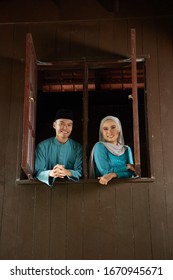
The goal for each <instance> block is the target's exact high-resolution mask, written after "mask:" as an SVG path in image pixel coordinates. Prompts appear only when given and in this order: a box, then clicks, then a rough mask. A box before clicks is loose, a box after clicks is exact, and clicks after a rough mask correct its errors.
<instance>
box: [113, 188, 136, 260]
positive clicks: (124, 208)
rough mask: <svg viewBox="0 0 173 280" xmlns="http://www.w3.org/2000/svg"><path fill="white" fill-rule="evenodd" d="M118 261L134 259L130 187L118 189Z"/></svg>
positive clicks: (116, 209) (116, 211)
mask: <svg viewBox="0 0 173 280" xmlns="http://www.w3.org/2000/svg"><path fill="white" fill-rule="evenodd" d="M115 213H116V250H117V253H116V259H126V260H129V259H132V260H133V259H134V257H135V247H134V246H135V243H134V225H133V205H132V188H131V185H130V184H129V185H128V186H123V185H120V186H117V187H116V208H115Z"/></svg>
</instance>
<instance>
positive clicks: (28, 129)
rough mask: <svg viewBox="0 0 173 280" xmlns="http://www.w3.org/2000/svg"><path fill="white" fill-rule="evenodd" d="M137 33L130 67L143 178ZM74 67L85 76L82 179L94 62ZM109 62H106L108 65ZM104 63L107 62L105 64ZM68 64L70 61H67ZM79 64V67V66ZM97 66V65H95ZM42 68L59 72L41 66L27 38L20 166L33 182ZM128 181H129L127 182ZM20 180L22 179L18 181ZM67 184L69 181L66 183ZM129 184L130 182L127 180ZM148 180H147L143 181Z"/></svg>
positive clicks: (136, 157)
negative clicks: (38, 85)
mask: <svg viewBox="0 0 173 280" xmlns="http://www.w3.org/2000/svg"><path fill="white" fill-rule="evenodd" d="M136 61H137V60H136V34H135V29H131V65H132V96H131V98H132V103H133V127H134V129H133V138H134V161H135V166H136V170H137V175H138V176H139V177H140V176H141V166H140V165H141V162H140V139H139V123H138V122H139V120H138V94H137V70H136ZM71 63H72V64H73V65H71V67H72V68H73V67H82V68H83V73H84V82H83V178H84V180H88V182H89V181H93V180H90V179H88V158H87V145H88V71H89V67H90V65H91V64H92V63H93V62H87V61H85V60H83V61H80V62H71ZM106 63H107V62H106ZM102 64H104V63H102ZM67 65H68V62H67ZM79 65H80V66H79ZM95 65H97V66H98V64H97V63H96V64H95ZM39 67H51V69H56V67H57V63H52V62H51V63H43V64H42V63H40V62H39V61H37V58H36V52H35V49H34V44H33V40H32V35H31V33H27V35H26V66H25V96H24V117H23V141H22V160H21V161H22V163H21V167H22V170H23V172H24V173H25V174H26V176H27V178H28V179H29V180H32V179H33V172H34V156H35V135H36V102H37V72H38V68H39ZM152 178H153V177H152V176H151V178H149V179H152ZM126 180H127V179H126ZM18 181H20V179H19V180H18ZM65 181H66V180H65ZM127 181H128V180H127ZM142 181H145V180H142Z"/></svg>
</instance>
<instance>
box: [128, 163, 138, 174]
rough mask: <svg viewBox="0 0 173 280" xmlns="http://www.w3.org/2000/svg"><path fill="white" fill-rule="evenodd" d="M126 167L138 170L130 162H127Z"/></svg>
mask: <svg viewBox="0 0 173 280" xmlns="http://www.w3.org/2000/svg"><path fill="white" fill-rule="evenodd" d="M126 167H127V169H130V170H131V171H133V172H136V170H135V165H134V164H130V163H128V164H126Z"/></svg>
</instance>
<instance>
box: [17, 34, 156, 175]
mask: <svg viewBox="0 0 173 280" xmlns="http://www.w3.org/2000/svg"><path fill="white" fill-rule="evenodd" d="M27 40H28V41H30V43H27V48H29V47H28V44H30V48H29V50H30V51H27V55H28V52H29V56H31V55H32V56H33V58H32V62H31V61H30V60H29V56H28V60H27V56H26V69H30V70H26V79H27V80H29V82H27V81H26V82H25V85H26V89H25V100H27V101H29V104H30V105H29V106H30V107H29V106H28V105H26V102H24V103H25V104H24V123H25V122H27V123H28V126H25V124H24V131H23V144H24V143H25V142H26V143H27V145H26V143H25V145H23V150H22V170H23V171H24V173H25V174H26V175H24V174H23V175H22V176H23V178H24V177H25V178H26V176H27V177H28V178H29V179H31V178H32V174H33V173H32V172H33V168H34V165H33V164H34V150H35V145H37V144H38V142H40V141H42V140H44V139H46V138H48V137H52V136H53V135H54V129H53V127H52V123H53V118H54V114H55V111H56V110H57V109H58V108H60V107H64V105H67V106H66V107H68V106H69V108H71V109H72V110H73V111H74V128H73V131H72V135H71V137H72V138H73V139H74V140H76V141H78V142H80V143H81V144H82V145H83V148H84V154H83V155H84V161H83V162H84V163H83V169H84V172H83V178H85V179H87V178H88V160H89V155H90V152H91V149H92V147H93V145H94V144H95V143H96V142H97V141H98V130H99V124H100V120H101V119H102V118H103V117H105V116H106V115H114V116H117V117H118V118H119V119H120V120H121V122H122V126H123V132H124V138H125V143H126V144H127V145H129V146H130V147H131V148H132V151H133V153H134V152H135V146H134V135H133V131H134V127H133V125H134V124H133V119H134V115H133V106H132V105H133V104H132V103H133V100H132V98H131V97H132V96H133V81H132V76H133V71H132V59H131V58H128V59H125V60H121V61H114V60H113V59H112V60H110V59H109V60H106V59H104V60H99V61H98V60H97V61H94V60H92V61H90V60H86V59H82V60H79V61H58V62H43V63H42V62H40V61H36V55H35V54H34V53H35V52H34V51H33V50H34V47H33V46H32V44H33V42H32V36H31V34H27ZM31 46H32V47H31ZM31 49H32V52H31ZM33 54H34V55H33ZM134 59H135V62H136V91H137V95H138V99H137V107H138V108H137V111H138V112H137V113H138V118H139V119H138V121H139V136H140V145H139V148H140V151H139V152H140V162H141V176H142V177H150V175H151V174H150V164H149V152H148V151H149V148H148V137H147V106H146V104H147V102H146V97H147V96H146V81H145V77H146V63H145V59H143V58H141V59H136V57H135V58H134ZM27 61H30V64H29V65H30V68H27V67H28V66H27V65H28V64H27ZM35 61H36V62H35ZM32 68H33V69H34V70H32ZM32 71H33V74H32ZM28 72H29V73H30V74H31V75H28ZM33 81H36V82H35V83H33ZM28 89H29V90H28ZM36 100H37V104H36ZM33 105H34V106H33ZM27 106H28V107H27ZM25 107H26V108H27V109H26V108H25ZM28 108H30V109H28ZM36 109H37V112H36ZM27 114H28V115H29V117H28V118H27V117H26V115H27ZM36 115H37V118H35V116H36ZM31 116H32V119H31ZM34 127H35V129H34ZM26 139H28V140H27V141H26ZM24 155H25V156H24ZM23 159H25V160H23ZM26 166H27V168H26ZM28 170H29V171H28Z"/></svg>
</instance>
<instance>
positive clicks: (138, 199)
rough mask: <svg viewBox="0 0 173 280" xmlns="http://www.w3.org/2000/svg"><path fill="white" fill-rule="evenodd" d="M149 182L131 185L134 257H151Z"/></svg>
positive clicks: (146, 258)
mask: <svg viewBox="0 0 173 280" xmlns="http://www.w3.org/2000/svg"><path fill="white" fill-rule="evenodd" d="M149 188H150V185H149V184H143V185H142V186H140V187H139V186H138V185H136V186H132V203H133V223H134V244H135V253H134V254H135V259H137V260H149V259H152V257H153V256H152V243H151V223H150V201H149Z"/></svg>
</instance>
